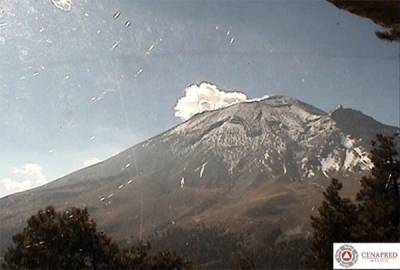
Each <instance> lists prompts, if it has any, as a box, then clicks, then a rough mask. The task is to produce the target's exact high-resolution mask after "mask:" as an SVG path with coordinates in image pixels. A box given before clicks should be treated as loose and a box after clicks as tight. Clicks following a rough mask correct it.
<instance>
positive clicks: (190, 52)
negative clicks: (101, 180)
mask: <svg viewBox="0 0 400 270" xmlns="http://www.w3.org/2000/svg"><path fill="white" fill-rule="evenodd" d="M113 15H114V16H113ZM378 29H379V27H378V26H376V25H374V24H373V23H372V22H370V21H369V20H367V19H363V18H359V17H357V16H354V15H352V14H349V13H347V12H345V11H341V10H338V9H337V8H336V7H334V6H333V5H331V4H329V3H327V2H325V1H314V0H310V1H301V0H292V1H283V0H279V1H278V0H276V1H272V0H271V1H270V0H265V1H223V0H216V1H200V0H198V1H189V0H187V1H183V0H180V1H178V0H176V1H167V0H163V1H162V0H158V1H149V0H146V1H133V0H125V1H115V0H114V1H105V0H103V1H100V0H87V1H84V0H57V1H56V0H53V2H52V0H46V1H44V0H43V1H36V0H18V1H2V2H0V62H1V63H2V64H1V66H0V127H1V132H0V149H2V151H1V152H2V154H1V155H0V196H2V195H4V194H5V193H7V192H11V191H13V190H16V189H18V188H28V187H30V186H32V185H37V184H42V183H45V182H46V181H49V180H51V179H54V178H57V177H60V176H62V175H64V174H66V173H69V172H72V171H73V170H76V169H78V168H82V167H83V166H85V165H88V164H91V163H93V162H96V161H98V160H102V159H105V158H107V157H109V156H111V155H113V154H115V153H117V152H119V151H122V150H124V149H125V148H127V147H129V146H132V145H133V144H135V143H137V142H139V141H140V140H143V139H146V138H148V137H149V136H153V135H156V134H157V133H160V132H162V131H163V130H165V129H167V128H170V127H171V126H173V125H175V124H178V123H179V122H180V121H181V119H179V118H177V117H175V116H174V106H175V105H176V103H177V100H178V98H180V97H181V96H183V95H184V89H185V88H186V87H187V86H189V85H190V84H193V83H199V82H201V81H209V82H212V83H213V84H215V85H217V86H218V88H220V89H224V90H226V91H229V90H236V91H241V92H243V93H244V94H246V95H247V96H248V97H249V98H251V97H259V96H263V95H271V94H284V95H289V96H293V97H296V98H298V99H301V100H303V101H305V102H307V103H310V104H312V105H314V106H317V107H319V108H321V109H323V110H326V111H329V110H331V109H333V108H334V107H335V106H336V105H337V104H339V103H341V104H343V105H344V106H345V107H351V108H354V109H357V110H361V111H363V112H364V113H366V114H368V115H370V116H372V117H374V118H376V119H377V120H379V121H382V122H384V123H387V124H391V125H397V126H398V125H399V61H398V55H399V47H398V45H396V44H391V43H387V42H383V41H381V40H378V39H377V38H376V37H375V35H374V31H376V30H378ZM4 190H6V191H4ZM7 190H8V191H7Z"/></svg>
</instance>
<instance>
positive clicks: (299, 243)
mask: <svg viewBox="0 0 400 270" xmlns="http://www.w3.org/2000/svg"><path fill="white" fill-rule="evenodd" d="M282 236H283V233H282V231H281V230H280V229H276V230H272V231H270V232H265V235H264V237H263V241H259V242H258V243H249V242H248V239H247V237H246V236H244V235H243V234H238V233H232V232H227V231H226V230H224V229H222V228H220V227H218V228H215V227H206V226H203V225H202V226H198V227H196V228H191V229H182V228H179V227H176V228H172V229H169V230H168V231H167V232H166V233H164V234H161V235H154V236H153V237H152V238H151V239H150V242H151V243H152V245H153V246H154V247H157V248H156V250H157V249H160V250H163V249H171V250H174V251H176V252H177V253H178V254H179V255H181V256H183V257H185V258H187V259H189V260H190V261H191V262H193V263H194V265H196V266H198V267H199V268H204V269H233V268H239V269H247V268H248V267H244V265H243V263H251V265H254V266H255V267H256V268H257V269H297V268H299V267H301V266H302V264H303V261H304V258H305V257H306V255H307V252H308V242H307V240H306V239H305V238H298V239H293V240H283V237H282Z"/></svg>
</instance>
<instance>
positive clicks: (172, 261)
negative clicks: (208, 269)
mask: <svg viewBox="0 0 400 270" xmlns="http://www.w3.org/2000/svg"><path fill="white" fill-rule="evenodd" d="M13 242H14V246H13V247H10V248H9V249H8V251H7V252H6V254H5V256H4V264H3V267H4V268H5V269H52V270H53V269H54V270H58V269H93V270H94V269H191V264H190V263H188V262H187V261H186V260H185V259H183V258H181V257H179V256H177V255H176V254H175V253H173V252H170V251H163V252H160V253H158V254H156V255H153V254H151V253H150V245H148V244H138V245H136V246H132V247H130V248H128V249H122V248H120V247H119V245H118V244H116V243H115V242H114V241H112V239H111V238H109V237H108V236H106V235H105V234H104V233H103V232H98V231H97V228H96V223H95V222H94V221H93V220H92V219H90V218H89V214H88V211H87V210H86V209H79V208H71V209H69V210H66V211H64V212H62V213H60V212H57V211H55V209H54V208H53V207H51V206H49V207H47V208H46V209H45V210H40V211H39V212H38V213H37V214H36V215H34V216H32V217H31V218H29V219H28V224H27V226H26V227H25V228H24V229H23V231H22V232H21V233H18V234H16V235H15V236H14V237H13Z"/></svg>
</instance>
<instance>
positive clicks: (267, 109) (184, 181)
mask: <svg viewBox="0 0 400 270" xmlns="http://www.w3.org/2000/svg"><path fill="white" fill-rule="evenodd" d="M399 131H400V130H399V128H397V127H392V126H388V125H384V124H382V123H379V122H377V121H376V120H374V119H373V118H371V117H369V116H366V115H364V114H363V113H361V112H359V111H356V110H352V109H345V108H343V107H341V106H339V107H338V108H337V109H335V110H333V111H331V112H329V113H327V112H324V111H322V110H320V109H318V108H316V107H313V106H311V105H308V104H306V103H304V102H301V101H299V100H297V99H294V98H291V97H286V96H272V97H268V98H265V99H263V100H258V101H249V102H242V103H237V104H234V105H231V106H229V107H226V108H222V109H218V110H213V111H206V112H202V113H199V114H196V115H194V116H193V117H191V118H190V119H189V120H187V121H186V122H183V123H182V124H180V125H178V126H176V127H173V128H172V129H170V130H168V131H166V132H164V133H162V134H160V135H158V136H155V137H153V138H150V139H148V140H146V141H144V142H142V143H139V144H137V145H135V146H133V147H131V148H129V149H127V150H125V151H123V152H121V153H119V154H117V155H115V156H113V157H111V158H109V159H107V160H105V161H103V162H100V163H98V164H95V165H92V166H90V167H87V168H84V169H81V170H79V171H76V172H74V173H72V174H69V175H67V176H64V177H62V178H60V179H58V180H55V181H53V182H51V183H49V184H47V185H44V186H41V187H39V188H36V189H33V190H29V191H25V192H21V193H18V194H13V195H10V196H8V197H5V198H2V199H0V220H1V224H0V238H1V239H2V241H1V244H0V245H1V250H2V252H4V249H5V247H6V246H8V245H9V244H10V241H11V236H12V235H13V234H14V233H15V232H16V231H17V230H20V229H21V228H22V227H23V226H24V224H25V221H26V219H27V218H28V217H29V216H30V215H32V214H33V213H35V212H36V211H38V210H39V209H41V208H43V207H45V206H47V205H54V206H55V207H56V208H59V209H64V208H67V207H71V206H77V207H87V208H88V210H89V212H90V213H91V215H92V216H93V217H94V218H95V220H96V221H97V223H98V225H99V227H100V228H101V229H103V230H105V231H106V232H107V233H109V234H111V236H113V237H114V238H115V239H117V240H126V239H127V238H129V237H137V238H143V237H146V236H148V235H151V234H153V233H156V232H162V231H165V230H167V229H168V228H171V227H174V226H178V227H182V228H189V227H191V226H195V225H196V224H206V225H208V226H224V227H225V228H228V229H229V230H232V231H246V232H249V233H251V234H252V235H257V232H259V231H260V230H268V229H269V228H273V227H277V226H279V228H282V230H283V231H284V233H285V234H286V235H288V236H290V235H295V234H307V233H308V232H309V216H310V215H311V214H313V213H314V211H315V210H316V207H318V205H319V202H320V200H321V197H322V191H323V189H324V187H325V186H326V185H327V184H328V183H329V178H331V177H337V178H339V179H341V180H343V182H344V186H345V190H344V192H345V194H354V192H355V190H356V188H358V180H359V179H360V176H362V175H364V174H367V173H368V172H369V170H370V168H371V167H372V164H371V161H370V159H369V154H368V153H369V147H370V141H371V140H372V139H373V138H374V136H375V134H377V133H381V134H386V135H394V134H395V136H397V135H396V134H399ZM397 139H398V136H397Z"/></svg>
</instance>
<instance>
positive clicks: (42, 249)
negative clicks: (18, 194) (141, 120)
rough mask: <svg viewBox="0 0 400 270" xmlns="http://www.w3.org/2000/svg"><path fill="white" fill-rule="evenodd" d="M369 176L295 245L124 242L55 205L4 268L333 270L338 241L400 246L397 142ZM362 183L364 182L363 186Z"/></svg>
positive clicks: (80, 213) (188, 239) (230, 239)
mask: <svg viewBox="0 0 400 270" xmlns="http://www.w3.org/2000/svg"><path fill="white" fill-rule="evenodd" d="M372 146H373V150H372V151H371V156H370V158H371V161H372V162H373V164H374V167H373V169H372V170H371V173H370V175H369V176H366V177H363V178H362V179H359V181H360V183H361V188H360V190H359V191H358V193H357V194H356V197H355V198H356V199H355V200H350V199H348V198H343V197H342V196H341V195H340V191H341V189H342V184H341V182H340V181H339V180H337V179H332V180H331V184H330V185H329V186H328V187H327V189H326V190H325V191H324V193H323V195H324V201H323V202H322V204H321V206H320V207H319V209H318V214H317V215H315V216H312V217H311V225H312V228H313V233H312V235H311V236H310V237H308V238H305V236H304V238H295V239H288V238H287V237H283V234H282V232H281V230H280V229H279V228H276V230H272V232H271V231H270V232H268V233H266V234H265V235H264V237H263V238H262V239H261V240H260V241H258V243H257V244H254V243H250V242H249V241H248V238H247V237H246V235H242V234H237V233H232V232H229V231H227V230H224V229H223V228H212V227H206V226H199V227H196V228H192V229H182V228H178V227H176V228H173V229H169V230H168V231H166V232H163V233H160V234H155V235H153V236H152V237H150V238H149V239H147V240H148V241H147V242H136V243H135V244H134V245H130V246H128V245H126V244H124V243H117V242H115V241H114V240H112V239H111V238H110V237H109V236H107V235H106V234H105V233H104V232H102V231H99V230H98V229H97V226H96V222H95V221H94V220H93V219H91V218H90V216H89V213H88V211H87V210H86V209H79V208H70V209H66V210H64V211H62V212H57V211H56V210H55V209H54V208H53V207H51V206H49V207H47V208H46V209H44V210H40V211H39V212H38V213H37V214H36V215H34V216H32V217H31V218H29V219H28V221H27V225H26V227H25V228H24V229H23V231H22V232H20V233H18V234H16V235H15V236H14V237H13V242H14V243H13V245H12V246H11V247H10V248H9V249H8V251H7V252H6V254H5V256H4V259H3V263H2V267H3V268H4V269H331V268H332V244H333V242H399V241H400V226H399V223H400V222H399V221H400V200H399V183H398V179H399V176H400V162H399V159H398V154H397V152H396V146H395V144H394V139H393V138H392V137H385V136H380V135H378V136H377V139H376V141H374V142H372ZM355 180H357V179H355Z"/></svg>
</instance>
